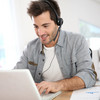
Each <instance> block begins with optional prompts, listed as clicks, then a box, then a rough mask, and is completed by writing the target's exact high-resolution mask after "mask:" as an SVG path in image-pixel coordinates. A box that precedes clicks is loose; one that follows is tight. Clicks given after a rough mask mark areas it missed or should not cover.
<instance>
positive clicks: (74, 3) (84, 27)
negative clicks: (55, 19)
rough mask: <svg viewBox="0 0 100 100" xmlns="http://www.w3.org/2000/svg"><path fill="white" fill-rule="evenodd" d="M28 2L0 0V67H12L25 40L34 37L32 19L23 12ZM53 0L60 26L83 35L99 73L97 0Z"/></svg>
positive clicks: (99, 14)
mask: <svg viewBox="0 0 100 100" xmlns="http://www.w3.org/2000/svg"><path fill="white" fill-rule="evenodd" d="M30 1H32V0H0V69H12V68H13V67H14V66H15V65H16V62H17V61H18V60H19V58H20V56H21V54H22V51H23V50H24V48H25V46H26V45H27V43H28V42H29V41H31V40H33V39H35V38H36V37H37V36H36V34H35V32H34V28H33V22H32V20H31V19H30V17H29V16H28V14H27V8H28V6H29V3H30ZM56 1H58V3H59V5H60V8H61V17H62V18H63V19H64V24H63V26H62V29H64V30H66V31H71V32H74V33H75V34H76V33H77V34H82V35H83V36H84V37H85V38H86V40H87V42H88V45H89V47H90V48H91V49H92V51H93V58H92V59H93V62H94V64H95V66H96V70H97V72H98V74H99V71H100V0H56ZM98 69H99V71H98ZM99 75H100V74H99ZM99 77H100V76H99Z"/></svg>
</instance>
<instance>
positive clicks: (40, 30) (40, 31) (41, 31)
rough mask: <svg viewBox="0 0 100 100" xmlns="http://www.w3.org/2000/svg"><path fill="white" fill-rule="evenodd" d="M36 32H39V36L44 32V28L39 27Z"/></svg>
mask: <svg viewBox="0 0 100 100" xmlns="http://www.w3.org/2000/svg"><path fill="white" fill-rule="evenodd" d="M38 34H39V36H41V35H43V34H44V30H43V29H41V28H39V29H38Z"/></svg>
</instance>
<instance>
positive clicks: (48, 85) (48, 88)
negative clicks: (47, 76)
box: [36, 81, 59, 94]
mask: <svg viewBox="0 0 100 100" xmlns="http://www.w3.org/2000/svg"><path fill="white" fill-rule="evenodd" d="M36 86H37V88H38V91H39V93H40V94H42V93H43V92H45V94H48V93H49V92H57V91H59V89H58V88H59V87H58V85H57V83H55V82H46V81H43V82H41V83H36Z"/></svg>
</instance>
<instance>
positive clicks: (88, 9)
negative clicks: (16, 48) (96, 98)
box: [13, 0, 100, 52]
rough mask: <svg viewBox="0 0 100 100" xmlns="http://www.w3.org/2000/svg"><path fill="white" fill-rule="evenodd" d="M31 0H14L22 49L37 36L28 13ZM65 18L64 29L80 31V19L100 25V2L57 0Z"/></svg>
mask: <svg viewBox="0 0 100 100" xmlns="http://www.w3.org/2000/svg"><path fill="white" fill-rule="evenodd" d="M30 1H31V0H14V1H13V2H14V6H15V14H16V22H17V28H18V36H19V44H20V51H21V52H22V51H23V49H24V47H25V45H26V44H27V43H28V42H29V41H30V40H32V39H34V38H36V35H35V32H34V28H33V26H32V24H33V23H32V21H31V19H30V17H29V16H28V15H27V7H28V4H29V2H30ZM57 1H58V3H59V5H60V7H61V16H62V18H63V19H64V24H63V27H62V28H63V29H65V30H67V31H72V32H78V33H79V20H84V21H86V22H89V23H91V24H93V25H96V26H98V27H100V3H99V2H96V0H57Z"/></svg>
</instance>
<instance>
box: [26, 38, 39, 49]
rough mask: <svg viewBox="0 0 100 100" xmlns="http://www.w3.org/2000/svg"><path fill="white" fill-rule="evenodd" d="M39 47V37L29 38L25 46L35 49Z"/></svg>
mask: <svg viewBox="0 0 100 100" xmlns="http://www.w3.org/2000/svg"><path fill="white" fill-rule="evenodd" d="M38 47H40V39H39V38H36V39H34V40H31V41H30V42H29V43H28V44H27V48H28V49H35V48H38Z"/></svg>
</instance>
